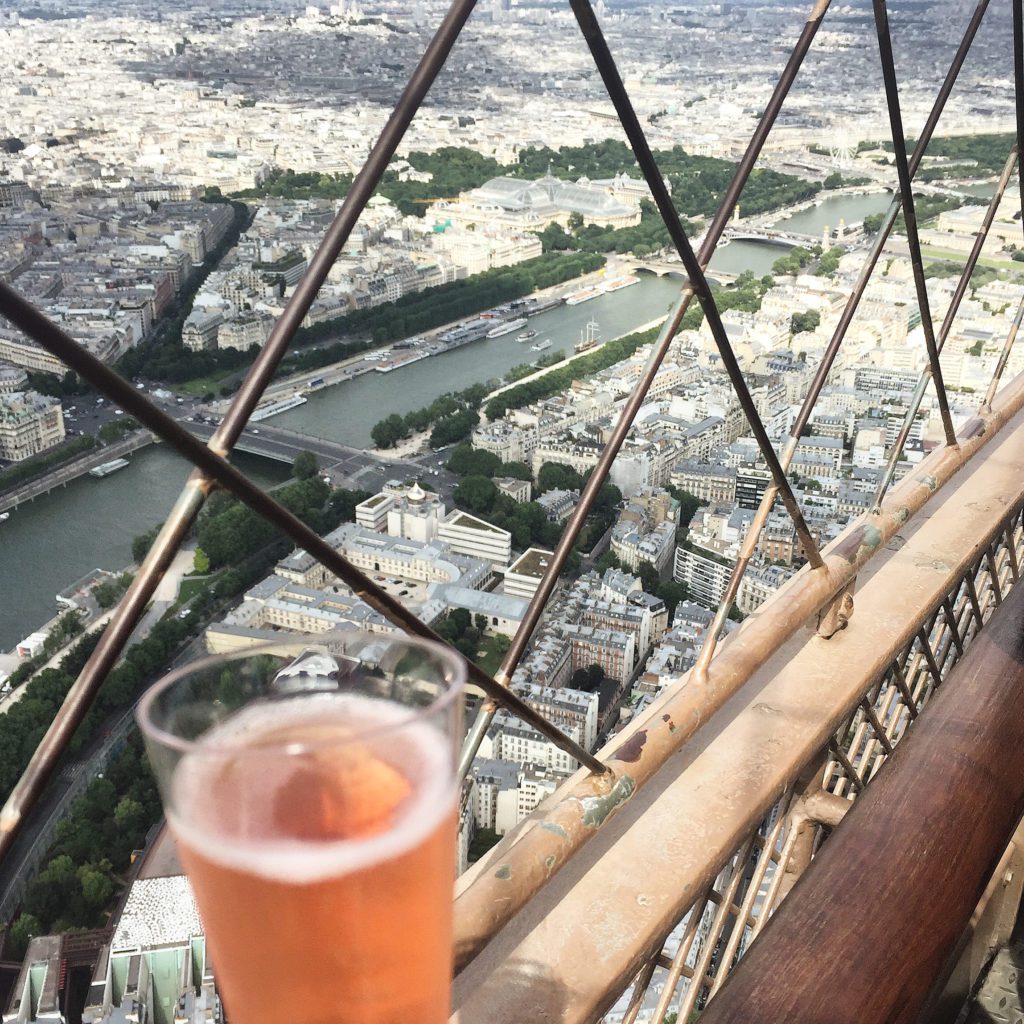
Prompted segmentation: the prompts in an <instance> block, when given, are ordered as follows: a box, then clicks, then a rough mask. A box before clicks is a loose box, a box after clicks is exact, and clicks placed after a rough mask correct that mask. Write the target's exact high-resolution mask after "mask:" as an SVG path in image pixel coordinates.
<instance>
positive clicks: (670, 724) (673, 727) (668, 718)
mask: <svg viewBox="0 0 1024 1024" xmlns="http://www.w3.org/2000/svg"><path fill="white" fill-rule="evenodd" d="M661 720H662V721H663V722H667V723H668V731H669V732H670V733H672V732H675V731H676V723H675V722H673V721H672V716H671V715H662V716H661Z"/></svg>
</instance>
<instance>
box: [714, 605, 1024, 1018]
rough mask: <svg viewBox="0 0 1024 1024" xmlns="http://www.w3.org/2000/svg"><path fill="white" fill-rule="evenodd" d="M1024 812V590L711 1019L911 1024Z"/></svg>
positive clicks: (742, 967)
mask: <svg viewBox="0 0 1024 1024" xmlns="http://www.w3.org/2000/svg"><path fill="white" fill-rule="evenodd" d="M1022 814H1024V586H1021V587H1015V588H1014V589H1013V590H1012V591H1011V592H1010V594H1009V595H1008V597H1007V598H1006V600H1005V601H1004V602H1003V604H1002V607H1000V608H999V609H997V611H996V612H995V614H994V615H993V616H992V618H991V620H990V621H989V623H988V624H987V625H986V627H985V629H984V630H983V631H982V632H981V634H980V635H979V636H978V638H977V639H976V640H975V641H974V643H973V645H972V646H971V648H970V650H969V651H968V652H967V654H966V655H965V657H964V659H963V661H961V662H960V664H959V665H957V666H956V668H955V669H954V670H953V671H952V672H951V673H950V676H949V678H948V679H947V680H946V682H945V683H944V684H943V686H942V688H941V690H940V691H939V693H938V694H937V695H936V697H935V698H934V700H932V701H931V702H930V703H929V705H928V706H927V707H926V708H925V710H924V712H923V713H922V715H921V717H920V719H919V720H918V722H917V723H916V724H915V726H914V728H913V729H912V730H911V732H910V733H909V735H908V737H907V738H906V740H905V741H904V742H903V743H901V744H900V745H899V746H898V747H897V748H896V751H895V753H894V754H893V755H892V757H890V758H889V760H888V761H887V763H886V764H885V765H884V767H883V768H882V770H881V771H880V772H879V775H878V777H877V779H875V781H874V782H873V783H872V784H871V786H870V787H869V788H868V789H867V790H866V791H865V793H864V795H863V796H861V797H860V798H859V799H858V800H857V801H856V803H855V804H854V806H853V808H852V809H851V811H850V813H849V814H847V816H846V818H845V819H844V820H843V822H842V824H841V825H840V826H839V828H838V829H837V830H836V832H835V833H834V835H833V836H832V837H831V838H830V839H829V840H828V841H827V842H826V843H825V845H824V846H823V848H822V850H821V852H820V853H819V854H818V856H817V857H816V858H815V859H814V861H813V862H812V864H811V866H810V867H809V868H808V869H807V871H806V873H805V874H804V876H803V877H802V878H801V879H800V881H799V882H798V883H797V885H796V887H795V888H794V890H793V892H792V893H791V894H790V896H789V898H788V899H787V900H786V901H785V902H784V903H783V904H782V906H781V907H780V908H779V910H778V911H777V912H776V914H775V916H774V917H773V919H772V920H771V922H769V924H768V925H767V927H766V928H765V930H764V932H763V934H762V935H761V937H760V938H759V939H758V940H757V941H756V942H754V944H753V945H752V946H751V947H750V950H749V951H748V953H747V955H746V956H745V957H744V959H743V960H742V961H741V962H740V963H739V964H738V965H737V967H736V969H735V970H734V971H733V972H732V973H731V975H730V976H729V979H728V980H727V981H726V983H725V984H724V986H723V987H722V990H721V991H720V992H719V994H718V995H717V997H716V998H715V999H713V1000H712V1001H711V1003H710V1004H709V1006H708V1007H707V1009H706V1010H705V1011H704V1013H703V1014H702V1015H701V1024H727V1022H728V1024H781V1022H783V1021H787V1022H796V1024H910V1022H913V1021H917V1020H918V1019H919V1018H920V1014H921V1012H922V1010H923V1009H924V1008H925V1007H926V1006H927V1005H928V1004H929V1000H930V997H932V994H933V993H934V992H936V991H938V990H939V989H941V986H942V985H943V984H944V982H945V980H946V978H947V977H948V975H949V972H950V971H951V970H952V967H953V962H954V959H955V956H956V952H957V944H958V942H959V940H960V938H961V936H962V935H963V933H964V931H965V929H966V927H967V925H968V922H969V920H970V917H971V913H972V912H973V910H974V908H975V906H976V905H977V903H978V901H979V899H980V898H981V896H982V893H983V891H984V889H985V886H986V883H987V882H988V880H989V878H990V876H991V874H992V872H993V871H994V870H995V867H996V865H997V863H998V861H999V858H1000V856H1001V854H1002V853H1003V850H1004V849H1005V848H1006V845H1007V843H1008V842H1009V841H1010V838H1011V836H1012V835H1013V832H1014V829H1015V828H1016V826H1017V823H1018V821H1020V819H1021V816H1022Z"/></svg>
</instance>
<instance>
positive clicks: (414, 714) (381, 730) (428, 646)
mask: <svg viewBox="0 0 1024 1024" xmlns="http://www.w3.org/2000/svg"><path fill="white" fill-rule="evenodd" d="M331 636H334V637H341V638H343V639H349V638H352V639H355V638H359V639H362V640H366V641H369V642H376V643H402V644H407V645H409V646H413V647H416V646H418V647H420V648H422V649H424V650H426V651H430V652H433V653H434V654H435V655H436V656H437V657H438V660H439V662H441V663H442V664H447V667H448V670H447V671H446V672H445V677H444V681H445V683H446V684H447V685H446V687H445V689H444V690H443V692H442V693H440V694H439V695H438V696H437V697H435V698H434V699H433V700H432V701H431V702H430V703H429V704H427V705H425V706H424V707H413V706H411V705H405V704H397V703H396V702H393V703H395V704H396V706H397V707H399V708H401V709H403V710H405V711H407V712H408V714H405V715H402V716H401V717H400V718H397V719H396V720H395V721H393V722H388V723H387V724H384V725H380V726H375V727H373V728H371V729H366V730H363V731H361V732H360V733H359V734H358V735H353V736H351V737H346V738H344V739H325V740H318V741H315V742H309V741H305V742H301V743H298V742H295V741H294V740H290V741H288V742H287V743H281V744H279V745H280V746H281V748H282V749H283V750H284V749H286V750H287V753H288V754H289V755H291V754H303V753H307V752H311V751H316V750H323V749H325V748H330V747H337V746H339V745H341V744H345V743H353V742H356V741H358V740H363V739H366V738H368V737H371V736H379V735H381V734H387V733H391V732H396V731H397V730H398V729H402V728H405V727H406V726H408V725H410V724H411V723H413V722H418V721H420V720H422V719H424V718H427V717H430V716H433V715H436V714H438V713H439V712H444V711H446V710H447V709H448V707H449V706H450V705H451V704H452V702H453V701H455V700H456V698H457V697H458V696H459V695H460V694H461V692H462V690H463V688H464V686H465V683H466V663H465V660H464V659H463V657H462V656H461V655H460V654H458V653H457V652H456V651H454V650H453V649H452V648H450V647H448V646H447V645H446V644H443V643H440V642H438V641H437V640H429V639H427V638H426V637H419V636H413V635H411V634H407V633H396V634H387V633H371V632H369V631H368V630H364V629H354V630H343V631H339V630H331V631H329V632H327V633H294V634H292V635H291V637H289V638H284V637H283V638H282V639H280V640H268V641H267V642H266V643H262V644H258V645H256V646H254V647H247V648H245V649H243V650H237V651H229V652H227V653H225V654H207V655H204V656H203V657H202V658H196V659H195V660H194V661H189V662H188V663H187V664H185V665H182V666H181V667H180V668H175V669H172V670H171V671H170V672H168V673H167V674H166V675H164V676H162V677H161V678H160V679H158V680H157V681H156V682H155V683H153V684H152V685H151V686H149V687H148V688H147V689H146V692H145V693H144V694H143V695H142V696H141V697H140V698H139V702H138V704H137V705H136V707H135V721H136V722H137V723H138V726H139V729H140V731H141V732H142V735H143V737H144V738H145V739H148V740H152V741H154V742H156V743H159V744H160V745H161V746H162V747H165V748H168V749H171V750H176V751H178V752H180V753H183V754H185V753H209V754H216V753H219V752H221V751H222V750H223V749H224V748H223V747H222V746H221V745H220V744H215V745H213V746H210V744H209V743H208V742H204V741H203V737H202V736H200V737H199V738H198V739H192V740H189V739H184V738H183V737H181V736H176V735H175V734H174V733H172V732H168V731H167V730H166V729H164V728H162V727H161V726H159V725H157V724H156V722H155V721H154V719H153V715H152V710H153V706H154V705H155V704H156V702H157V700H158V699H159V698H160V697H161V696H163V695H164V694H165V693H166V692H167V691H168V690H169V689H170V688H171V687H172V686H174V684H175V683H179V682H181V680H182V679H184V678H186V677H187V676H190V675H194V674H195V673H196V672H200V671H203V670H204V669H207V668H211V667H213V666H214V665H222V664H224V663H225V662H231V661H244V660H245V659H246V658H250V657H257V656H259V655H261V654H271V653H273V652H274V651H276V650H279V649H280V648H282V647H284V646H294V645H295V644H296V643H301V642H303V641H308V643H309V645H310V646H313V645H315V644H318V643H319V644H322V643H323V642H324V640H325V639H326V638H329V637H331ZM310 692H314V691H310ZM270 746H273V744H271V745H270Z"/></svg>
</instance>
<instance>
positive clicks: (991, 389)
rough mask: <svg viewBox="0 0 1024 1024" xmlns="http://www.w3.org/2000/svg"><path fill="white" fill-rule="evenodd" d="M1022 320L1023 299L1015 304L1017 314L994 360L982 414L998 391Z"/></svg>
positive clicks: (1023, 315) (982, 405)
mask: <svg viewBox="0 0 1024 1024" xmlns="http://www.w3.org/2000/svg"><path fill="white" fill-rule="evenodd" d="M1022 320H1024V298H1022V299H1021V300H1020V302H1019V303H1018V304H1017V314H1016V316H1014V318H1013V323H1012V324H1010V330H1009V332H1008V333H1007V335H1006V341H1005V342H1004V343H1003V350H1002V352H1000V353H999V358H998V359H997V360H996V368H995V370H994V371H993V372H992V380H990V381H989V385H988V390H987V391H986V392H985V399H984V401H983V402H982V403H981V411H982V412H987V411H988V410H989V409H991V408H992V399H993V398H995V397H996V392H997V391H998V390H999V381H1000V380H1001V379H1002V376H1003V371H1004V370H1005V369H1006V364H1007V362H1008V361H1009V359H1010V352H1011V350H1012V349H1013V343H1014V342H1015V341H1016V340H1017V333H1018V332H1019V331H1020V325H1021V321H1022Z"/></svg>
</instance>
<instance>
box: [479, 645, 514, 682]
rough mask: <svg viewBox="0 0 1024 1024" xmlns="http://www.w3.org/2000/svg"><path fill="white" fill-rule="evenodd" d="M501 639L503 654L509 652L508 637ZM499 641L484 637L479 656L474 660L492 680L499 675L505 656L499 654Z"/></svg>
mask: <svg viewBox="0 0 1024 1024" xmlns="http://www.w3.org/2000/svg"><path fill="white" fill-rule="evenodd" d="M500 639H501V641H502V646H501V648H500V650H501V652H504V651H507V650H508V637H501V638H500ZM498 640H499V638H498V637H496V636H486V637H484V638H483V640H481V641H480V648H479V650H478V651H477V656H476V657H475V658H474V659H473V660H474V661H475V662H476V663H477V665H479V666H480V668H482V669H483V670H484V671H485V672H486V673H487V674H488V675H489V676H491V677H492V678H493V677H494V676H495V675H496V674H497V672H498V668H499V667H500V665H501V659H502V656H503V653H499V648H498ZM481 652H482V653H481Z"/></svg>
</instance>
